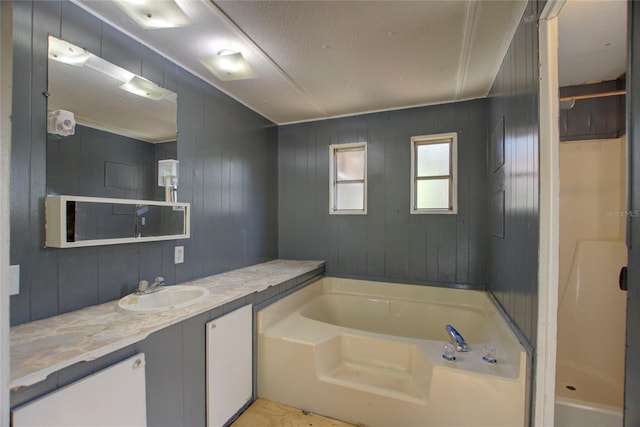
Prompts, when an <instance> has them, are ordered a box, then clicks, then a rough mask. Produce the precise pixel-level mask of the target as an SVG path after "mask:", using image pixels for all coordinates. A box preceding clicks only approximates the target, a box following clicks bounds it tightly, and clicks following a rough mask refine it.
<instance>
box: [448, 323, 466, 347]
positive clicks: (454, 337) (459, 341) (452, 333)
mask: <svg viewBox="0 0 640 427" xmlns="http://www.w3.org/2000/svg"><path fill="white" fill-rule="evenodd" d="M445 328H446V330H447V332H448V333H449V338H450V339H451V342H452V343H453V344H454V345H455V346H456V351H460V352H464V351H469V344H467V342H466V341H465V340H464V338H462V335H460V332H458V331H457V330H456V328H454V327H453V325H447V326H446V327H445Z"/></svg>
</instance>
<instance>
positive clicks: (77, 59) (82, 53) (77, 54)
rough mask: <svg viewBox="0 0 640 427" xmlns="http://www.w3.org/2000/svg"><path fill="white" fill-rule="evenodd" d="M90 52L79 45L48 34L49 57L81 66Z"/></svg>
mask: <svg viewBox="0 0 640 427" xmlns="http://www.w3.org/2000/svg"><path fill="white" fill-rule="evenodd" d="M90 56H91V53H90V52H88V51H87V50H85V49H82V48H81V47H78V46H76V45H74V44H71V43H69V42H66V41H64V40H60V39H57V38H55V37H52V36H49V59H53V60H54V61H58V62H62V63H64V64H69V65H75V66H77V67H82V66H83V65H84V63H85V62H87V59H89V57H90Z"/></svg>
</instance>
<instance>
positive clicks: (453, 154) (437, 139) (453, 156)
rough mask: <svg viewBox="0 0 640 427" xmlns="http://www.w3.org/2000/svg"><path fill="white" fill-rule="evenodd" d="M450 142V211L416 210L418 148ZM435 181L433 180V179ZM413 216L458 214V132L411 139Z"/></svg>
mask: <svg viewBox="0 0 640 427" xmlns="http://www.w3.org/2000/svg"><path fill="white" fill-rule="evenodd" d="M443 142H448V143H449V144H450V147H451V151H450V156H449V161H450V162H451V163H450V165H449V172H450V175H444V176H443V178H444V177H447V179H449V209H417V208H416V181H417V180H418V177H416V172H417V171H416V169H417V168H416V162H417V161H418V159H417V155H416V152H417V147H418V146H419V145H424V144H438V143H440V144H441V143H443ZM432 179H433V178H432ZM410 211H411V213H412V214H457V213H458V134H457V133H456V132H449V133H439V134H435V135H420V136H413V137H411V205H410Z"/></svg>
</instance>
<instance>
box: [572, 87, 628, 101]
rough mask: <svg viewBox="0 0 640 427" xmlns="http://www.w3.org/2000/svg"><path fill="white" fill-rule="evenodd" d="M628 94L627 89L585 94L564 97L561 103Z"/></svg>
mask: <svg viewBox="0 0 640 427" xmlns="http://www.w3.org/2000/svg"><path fill="white" fill-rule="evenodd" d="M626 93H627V91H626V90H625V89H620V90H610V91H608V92H598V93H588V94H585V95H575V96H563V97H562V98H560V101H571V100H578V99H591V98H603V97H605V96H618V95H625V94H626Z"/></svg>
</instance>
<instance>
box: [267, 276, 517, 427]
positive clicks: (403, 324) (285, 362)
mask: <svg viewBox="0 0 640 427" xmlns="http://www.w3.org/2000/svg"><path fill="white" fill-rule="evenodd" d="M447 324H452V325H454V327H455V328H456V329H457V330H458V331H459V332H460V333H461V334H462V336H463V337H464V338H465V339H466V341H467V343H468V344H469V345H470V351H469V352H468V353H457V354H456V356H457V360H456V361H455V362H449V361H445V360H444V359H443V358H442V348H443V344H445V343H446V342H448V341H449V340H448V335H447V332H446V330H445V325H447ZM258 334H259V338H258V395H259V396H260V397H263V398H266V399H270V400H274V401H277V402H281V403H284V404H288V405H292V406H294V407H298V408H302V409H305V410H309V411H313V412H316V413H319V414H323V415H326V416H329V417H333V418H338V419H341V420H344V421H348V422H351V423H354V424H362V425H367V426H396V427H399V426H403V427H404V426H420V427H426V426H521V425H523V424H524V419H525V390H526V381H525V378H526V372H527V369H526V368H527V366H526V364H527V356H526V353H525V351H524V349H523V348H522V347H521V346H520V344H519V343H518V341H517V339H516V338H515V336H514V335H513V334H512V332H511V330H510V329H509V328H508V326H507V325H506V324H505V323H504V321H503V320H502V318H501V316H500V315H499V313H498V312H497V310H496V308H495V307H494V305H493V303H492V302H491V300H490V299H489V297H488V295H486V294H485V293H484V292H478V291H468V290H456V289H445V288H435V287H427V286H415V285H401V284H390V283H381V282H367V281H358V280H348V279H336V278H323V279H320V280H319V281H317V282H315V283H313V284H311V285H309V286H308V287H306V288H304V289H302V290H300V291H298V292H295V293H294V294H292V295H290V296H288V297H286V298H284V299H282V300H280V301H278V302H276V303H275V304H272V305H270V306H269V307H267V308H266V309H264V310H262V311H260V312H259V313H258ZM485 345H492V346H494V347H495V348H496V350H497V359H498V362H497V364H495V365H493V364H488V363H486V362H484V361H483V360H482V356H483V347H484V346H485Z"/></svg>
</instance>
